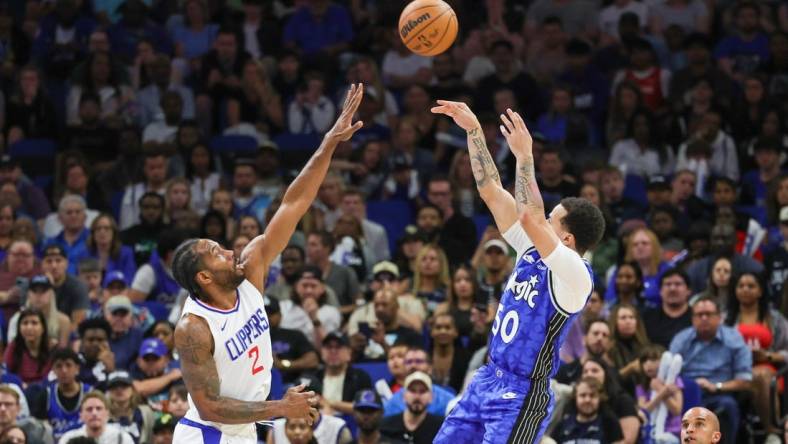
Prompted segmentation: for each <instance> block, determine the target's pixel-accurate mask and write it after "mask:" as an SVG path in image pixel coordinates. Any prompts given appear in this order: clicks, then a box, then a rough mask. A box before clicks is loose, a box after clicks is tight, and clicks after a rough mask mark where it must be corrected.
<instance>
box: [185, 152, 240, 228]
mask: <svg viewBox="0 0 788 444" xmlns="http://www.w3.org/2000/svg"><path fill="white" fill-rule="evenodd" d="M186 178H187V179H189V181H190V182H191V193H190V194H191V203H192V208H193V209H194V211H196V212H197V213H198V214H200V215H203V214H205V212H206V211H208V209H209V208H212V207H213V205H212V203H213V201H212V196H213V193H214V191H216V190H218V189H219V188H220V187H221V185H222V176H221V174H219V173H218V172H217V171H216V165H215V164H214V157H213V156H212V155H211V151H210V150H209V149H208V147H207V146H206V145H205V144H203V143H197V144H196V145H194V147H192V148H191V151H190V152H189V162H188V163H187V164H186ZM230 211H232V199H231V200H230Z"/></svg>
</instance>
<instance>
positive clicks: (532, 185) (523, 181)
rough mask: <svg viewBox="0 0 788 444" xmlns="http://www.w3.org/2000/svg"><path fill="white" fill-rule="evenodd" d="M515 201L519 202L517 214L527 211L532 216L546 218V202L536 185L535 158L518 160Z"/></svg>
mask: <svg viewBox="0 0 788 444" xmlns="http://www.w3.org/2000/svg"><path fill="white" fill-rule="evenodd" d="M514 199H515V201H516V202H517V212H518V213H521V212H522V211H523V210H524V209H527V210H528V211H529V212H531V213H532V214H540V215H542V216H544V202H543V201H542V195H541V193H539V186H538V185H537V183H536V173H535V172H534V160H533V158H527V159H522V160H518V162H517V177H516V178H515V181H514Z"/></svg>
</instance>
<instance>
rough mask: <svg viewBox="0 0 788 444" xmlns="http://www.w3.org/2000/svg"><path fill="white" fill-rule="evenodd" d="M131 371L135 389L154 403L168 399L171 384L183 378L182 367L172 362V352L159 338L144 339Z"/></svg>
mask: <svg viewBox="0 0 788 444" xmlns="http://www.w3.org/2000/svg"><path fill="white" fill-rule="evenodd" d="M130 371H131V376H132V378H133V379H134V389H135V390H136V391H137V393H139V394H140V395H142V396H144V397H146V398H147V399H148V401H149V402H153V403H158V402H162V401H164V400H165V399H167V396H168V390H169V388H170V386H171V385H172V384H174V383H175V382H177V381H180V379H181V370H180V368H177V366H176V365H175V364H173V363H172V362H171V360H170V352H169V350H168V349H167V346H166V345H164V342H162V341H161V339H159V338H148V339H145V340H144V341H142V344H141V345H140V349H139V353H137V360H136V362H135V363H134V365H132V366H131V368H130Z"/></svg>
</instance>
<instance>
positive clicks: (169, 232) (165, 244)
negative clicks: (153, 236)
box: [156, 228, 189, 260]
mask: <svg viewBox="0 0 788 444" xmlns="http://www.w3.org/2000/svg"><path fill="white" fill-rule="evenodd" d="M188 238H189V233H187V232H186V231H184V230H181V229H178V228H168V229H166V230H164V231H162V232H161V233H159V241H158V242H157V244H156V252H157V253H159V258H160V259H161V260H164V258H165V257H166V256H167V253H169V252H171V251H175V250H176V249H177V248H178V246H179V245H181V244H182V243H183V241H185V240H187V239H188Z"/></svg>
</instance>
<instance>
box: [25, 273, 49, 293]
mask: <svg viewBox="0 0 788 444" xmlns="http://www.w3.org/2000/svg"><path fill="white" fill-rule="evenodd" d="M29 288H30V289H31V290H36V289H40V290H49V289H50V288H52V283H51V282H49V278H48V277H46V275H43V274H37V275H35V276H33V279H30V286H29Z"/></svg>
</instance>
